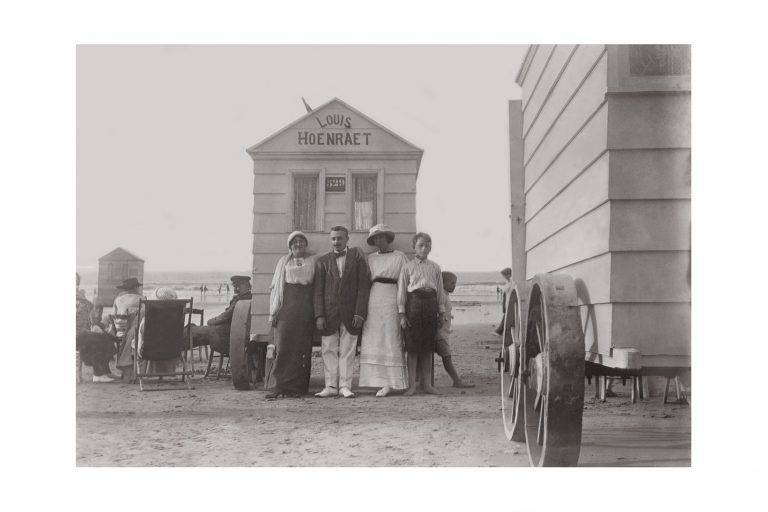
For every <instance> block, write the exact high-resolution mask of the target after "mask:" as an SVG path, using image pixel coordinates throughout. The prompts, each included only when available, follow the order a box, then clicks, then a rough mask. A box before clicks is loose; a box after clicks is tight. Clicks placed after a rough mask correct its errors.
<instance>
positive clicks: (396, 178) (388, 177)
mask: <svg viewBox="0 0 768 512" xmlns="http://www.w3.org/2000/svg"><path fill="white" fill-rule="evenodd" d="M406 192H407V193H411V194H415V193H416V175H415V174H392V173H390V172H388V171H387V172H385V173H384V193H385V194H387V193H406Z"/></svg>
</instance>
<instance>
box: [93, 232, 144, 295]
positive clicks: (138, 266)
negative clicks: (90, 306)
mask: <svg viewBox="0 0 768 512" xmlns="http://www.w3.org/2000/svg"><path fill="white" fill-rule="evenodd" d="M129 277H135V278H136V279H138V280H139V282H140V283H143V282H144V260H143V259H141V258H139V257H138V256H135V255H133V254H131V253H130V252H128V251H126V250H125V249H123V248H122V247H118V248H117V249H115V250H113V251H111V252H110V253H108V254H105V255H104V256H102V257H101V258H99V277H98V290H97V292H96V301H95V305H96V306H102V307H110V306H112V304H113V303H114V302H115V297H117V293H118V292H119V291H120V290H118V289H117V286H118V285H121V284H123V281H125V280H126V279H128V278H129Z"/></svg>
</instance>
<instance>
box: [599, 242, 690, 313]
mask: <svg viewBox="0 0 768 512" xmlns="http://www.w3.org/2000/svg"><path fill="white" fill-rule="evenodd" d="M611 255H612V258H613V265H612V266H613V270H612V271H611V278H610V282H611V301H612V302H690V301H691V286H690V283H689V282H688V270H689V265H690V262H691V253H690V252H689V251H659V252H614V253H611Z"/></svg>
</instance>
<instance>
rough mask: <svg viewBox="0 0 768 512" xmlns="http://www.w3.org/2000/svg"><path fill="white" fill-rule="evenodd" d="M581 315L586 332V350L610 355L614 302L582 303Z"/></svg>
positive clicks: (582, 326) (583, 329)
mask: <svg viewBox="0 0 768 512" xmlns="http://www.w3.org/2000/svg"><path fill="white" fill-rule="evenodd" d="M579 315H580V316H581V328H582V332H583V333H584V351H585V352H590V353H593V354H603V355H610V353H611V332H612V329H613V304H610V303H609V304H594V305H581V306H579Z"/></svg>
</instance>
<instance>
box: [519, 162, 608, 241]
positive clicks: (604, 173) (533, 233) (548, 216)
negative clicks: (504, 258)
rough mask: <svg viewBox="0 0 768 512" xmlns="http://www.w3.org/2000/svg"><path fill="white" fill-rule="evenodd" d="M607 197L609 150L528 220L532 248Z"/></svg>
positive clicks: (528, 236) (528, 232)
mask: <svg viewBox="0 0 768 512" xmlns="http://www.w3.org/2000/svg"><path fill="white" fill-rule="evenodd" d="M607 200H608V154H607V153H605V154H604V156H603V157H601V158H599V159H598V160H597V161H596V162H595V163H594V164H592V165H591V166H590V167H589V168H588V169H587V170H586V171H584V172H583V173H582V174H581V175H579V177H578V178H576V179H575V180H573V181H572V182H571V183H570V184H569V185H568V186H567V187H566V188H565V189H564V190H562V191H561V192H560V193H559V194H557V195H556V196H555V197H554V198H553V199H552V200H551V201H550V202H549V203H547V204H546V205H545V206H543V207H542V208H541V210H539V211H538V212H536V214H535V216H534V217H533V218H531V217H530V215H528V214H526V218H528V219H530V220H528V221H527V222H526V235H525V243H526V248H530V247H533V246H535V245H536V244H538V243H539V242H541V241H542V240H544V239H545V238H546V237H548V236H550V235H551V234H553V233H555V232H556V231H558V230H560V229H562V228H563V227H565V226H566V225H568V224H570V223H571V222H573V221H574V220H576V219H578V218H579V217H581V216H583V215H585V214H586V213H587V212H589V211H591V210H593V209H594V208H596V207H597V206H599V205H600V204H602V203H604V202H606V201H607Z"/></svg>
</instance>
